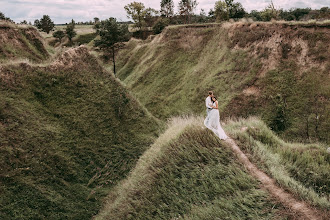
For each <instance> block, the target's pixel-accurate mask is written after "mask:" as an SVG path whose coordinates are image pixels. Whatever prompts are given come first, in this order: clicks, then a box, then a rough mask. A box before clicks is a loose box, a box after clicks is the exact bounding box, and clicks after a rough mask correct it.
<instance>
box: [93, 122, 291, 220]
mask: <svg viewBox="0 0 330 220" xmlns="http://www.w3.org/2000/svg"><path fill="white" fill-rule="evenodd" d="M201 124H202V120H201V119H199V118H198V119H196V118H188V119H180V118H176V119H174V120H173V121H172V122H171V123H170V126H169V128H168V130H166V132H165V133H164V134H163V135H161V136H160V137H159V139H158V140H156V142H155V143H154V144H153V145H152V146H151V148H150V149H148V150H147V151H146V152H145V153H144V155H143V156H142V157H141V158H140V159H139V161H138V163H137V166H136V167H135V168H134V169H133V170H132V172H131V173H130V175H129V176H128V177H127V179H125V180H124V181H122V182H121V183H119V184H118V185H117V186H116V188H115V189H114V190H113V191H112V192H110V194H109V196H108V198H107V201H106V204H105V206H104V208H103V209H102V210H101V212H100V213H99V215H98V216H97V217H96V219H276V218H280V219H285V218H286V217H287V216H286V215H285V214H283V213H282V212H281V211H282V208H283V207H280V206H279V205H278V204H276V203H274V202H273V201H271V200H270V198H269V197H268V195H267V193H266V192H264V191H263V190H261V189H260V188H259V186H258V182H257V181H256V180H255V179H254V178H253V177H251V176H250V175H249V174H247V171H246V170H245V168H244V167H243V166H242V165H241V164H240V163H239V162H238V160H237V158H236V156H235V155H234V153H233V152H232V151H231V150H230V147H229V146H227V145H226V144H225V143H224V142H222V141H220V140H219V139H218V138H217V137H215V136H214V135H213V133H212V132H210V131H209V130H207V129H205V128H202V127H201Z"/></svg>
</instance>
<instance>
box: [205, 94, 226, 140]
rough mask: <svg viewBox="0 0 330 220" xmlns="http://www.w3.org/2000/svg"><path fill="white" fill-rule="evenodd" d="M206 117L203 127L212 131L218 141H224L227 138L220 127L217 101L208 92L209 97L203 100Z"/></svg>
mask: <svg viewBox="0 0 330 220" xmlns="http://www.w3.org/2000/svg"><path fill="white" fill-rule="evenodd" d="M205 104H206V108H207V109H206V112H207V116H206V119H205V120H204V125H205V126H206V127H207V128H208V129H210V130H211V131H213V132H214V133H215V134H216V135H217V136H218V137H219V138H220V139H222V140H225V139H227V138H228V136H227V135H226V133H225V131H224V130H223V129H222V127H221V125H220V114H219V108H218V106H219V105H218V100H217V98H216V97H215V96H214V95H213V92H212V91H209V96H208V97H206V99H205Z"/></svg>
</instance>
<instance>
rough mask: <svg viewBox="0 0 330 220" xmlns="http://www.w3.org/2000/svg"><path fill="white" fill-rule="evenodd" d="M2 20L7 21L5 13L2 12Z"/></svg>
mask: <svg viewBox="0 0 330 220" xmlns="http://www.w3.org/2000/svg"><path fill="white" fill-rule="evenodd" d="M0 20H6V16H5V14H4V13H2V12H1V11H0Z"/></svg>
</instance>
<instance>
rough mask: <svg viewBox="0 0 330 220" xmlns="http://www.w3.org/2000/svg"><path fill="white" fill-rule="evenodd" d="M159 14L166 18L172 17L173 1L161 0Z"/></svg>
mask: <svg viewBox="0 0 330 220" xmlns="http://www.w3.org/2000/svg"><path fill="white" fill-rule="evenodd" d="M160 13H161V15H162V16H164V17H166V18H169V17H172V16H173V15H174V2H173V0H162V1H161V2H160Z"/></svg>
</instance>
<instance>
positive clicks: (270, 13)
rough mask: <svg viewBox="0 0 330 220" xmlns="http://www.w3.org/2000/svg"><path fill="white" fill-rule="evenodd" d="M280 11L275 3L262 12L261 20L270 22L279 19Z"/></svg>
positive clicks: (271, 3)
mask: <svg viewBox="0 0 330 220" xmlns="http://www.w3.org/2000/svg"><path fill="white" fill-rule="evenodd" d="M278 16H279V11H278V10H277V9H276V8H275V6H274V4H273V1H271V2H270V4H269V5H268V6H267V7H266V8H265V9H264V10H263V11H262V12H261V18H262V20H263V21H270V20H272V19H278Z"/></svg>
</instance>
